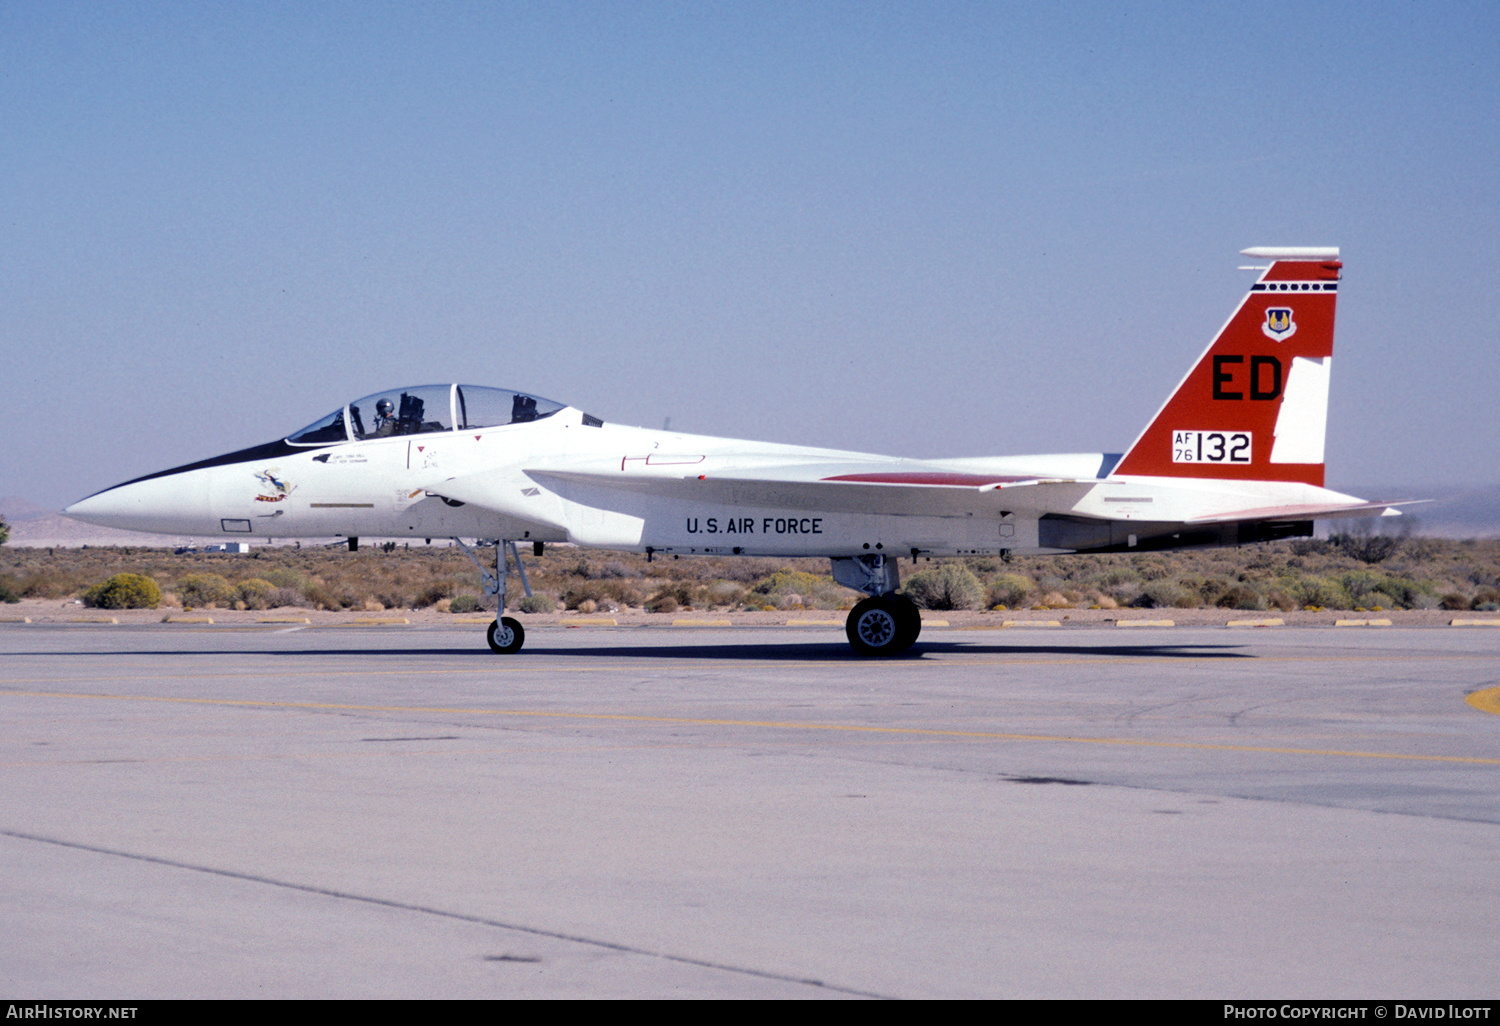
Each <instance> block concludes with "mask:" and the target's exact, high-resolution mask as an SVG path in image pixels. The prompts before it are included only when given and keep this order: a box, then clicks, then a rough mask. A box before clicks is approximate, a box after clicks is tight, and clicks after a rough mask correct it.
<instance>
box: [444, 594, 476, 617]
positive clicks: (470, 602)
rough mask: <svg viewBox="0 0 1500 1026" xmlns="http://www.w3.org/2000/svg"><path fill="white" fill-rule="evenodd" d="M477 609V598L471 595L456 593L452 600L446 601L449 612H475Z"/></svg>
mask: <svg viewBox="0 0 1500 1026" xmlns="http://www.w3.org/2000/svg"><path fill="white" fill-rule="evenodd" d="M479 610H480V605H479V599H478V598H476V597H475V596H473V595H456V596H454V598H453V601H452V602H450V603H448V612H450V613H477V612H479Z"/></svg>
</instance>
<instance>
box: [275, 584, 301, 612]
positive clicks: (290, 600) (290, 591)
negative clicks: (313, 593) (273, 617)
mask: <svg viewBox="0 0 1500 1026" xmlns="http://www.w3.org/2000/svg"><path fill="white" fill-rule="evenodd" d="M270 603H271V606H270V608H272V609H276V608H279V607H281V606H305V605H307V604H308V601H307V597H306V596H305V595H303V594H302V592H301V591H299V590H298V589H296V588H277V589H276V590H275V591H273V592H271V598H270Z"/></svg>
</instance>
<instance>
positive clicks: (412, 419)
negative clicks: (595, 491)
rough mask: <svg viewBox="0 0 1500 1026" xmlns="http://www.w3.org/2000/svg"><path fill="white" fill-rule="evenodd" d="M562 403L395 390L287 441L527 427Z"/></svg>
mask: <svg viewBox="0 0 1500 1026" xmlns="http://www.w3.org/2000/svg"><path fill="white" fill-rule="evenodd" d="M564 408H565V407H564V404H563V403H557V402H553V401H552V400H551V399H542V398H540V397H538V396H534V395H527V394H526V393H525V392H511V391H509V390H507V389H504V388H485V387H483V386H481V385H416V386H413V387H408V388H391V389H386V390H385V391H384V392H376V393H374V394H373V395H367V396H365V397H364V398H363V399H356V400H355V401H354V402H352V403H349V404H348V405H345V406H341V407H339V408H338V409H337V410H334V411H333V412H332V413H330V414H329V415H328V416H326V417H323V418H321V419H319V420H316V421H314V422H313V423H311V424H309V425H307V427H305V428H303V429H302V430H300V431H297V432H295V433H293V434H292V435H290V436H288V437H287V442H288V444H290V445H331V444H333V443H336V442H359V441H363V440H365V439H368V438H387V437H391V436H394V435H425V434H428V433H430V432H434V431H455V430H456V431H468V430H471V429H473V428H481V427H497V426H502V425H506V424H526V423H530V422H531V421H534V420H541V419H543V418H544V417H550V416H552V415H553V414H554V413H556V412H557V411H558V410H561V409H564Z"/></svg>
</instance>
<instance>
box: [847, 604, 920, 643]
mask: <svg viewBox="0 0 1500 1026" xmlns="http://www.w3.org/2000/svg"><path fill="white" fill-rule="evenodd" d="M844 633H846V634H847V635H848V636H849V644H851V645H853V646H854V651H856V652H858V653H859V654H860V655H863V656H893V655H900V654H901V653H902V652H905V651H906V650H907V649H909V648H911V647H912V645H913V644H915V643H916V640H917V635H918V634H920V633H922V614H921V613H919V612H918V611H917V607H916V606H915V605H914V604H912V602H911V600H910V599H907V598H903V597H901V596H899V595H877V596H875V597H874V598H867V599H865V600H864V601H863V602H861V603H859V605H857V606H855V607H854V608H853V609H851V610H850V611H849V619H848V621H847V622H846V623H845V625H844Z"/></svg>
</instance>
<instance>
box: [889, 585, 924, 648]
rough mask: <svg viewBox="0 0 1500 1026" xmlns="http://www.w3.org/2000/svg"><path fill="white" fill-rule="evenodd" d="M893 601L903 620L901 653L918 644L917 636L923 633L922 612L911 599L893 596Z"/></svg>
mask: <svg viewBox="0 0 1500 1026" xmlns="http://www.w3.org/2000/svg"><path fill="white" fill-rule="evenodd" d="M891 601H892V602H893V603H894V604H895V606H896V613H897V616H898V617H899V618H900V620H901V632H902V638H903V639H904V640H903V641H902V642H901V651H902V652H905V651H906V650H907V649H909V648H911V647H912V646H913V645H915V644H916V643H917V636H918V635H920V634H921V633H922V611H921V610H920V609H918V608H917V604H916V603H915V602H913V601H912V600H911V599H909V598H903V597H900V596H892V597H891Z"/></svg>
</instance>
